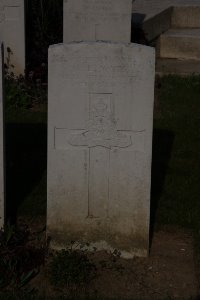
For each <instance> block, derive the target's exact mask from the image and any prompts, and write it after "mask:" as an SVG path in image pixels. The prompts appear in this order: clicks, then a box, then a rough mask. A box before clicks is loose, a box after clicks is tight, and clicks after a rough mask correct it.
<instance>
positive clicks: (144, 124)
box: [47, 42, 155, 257]
mask: <svg viewBox="0 0 200 300" xmlns="http://www.w3.org/2000/svg"><path fill="white" fill-rule="evenodd" d="M154 68H155V54H154V49H153V48H150V47H146V46H141V45H137V44H117V43H106V42H98V43H93V42H81V43H70V44H63V45H55V46H52V47H50V50H49V115H48V212H47V230H48V234H49V235H50V236H51V237H52V240H53V243H54V246H56V245H60V246H61V247H64V246H66V245H67V244H69V243H70V241H72V240H79V241H80V240H81V241H89V242H91V245H94V246H97V247H98V248H99V249H115V248H117V249H119V250H120V251H121V252H122V255H123V256H124V257H132V256H133V255H140V256H146V255H147V252H148V241H149V214H150V182H151V151H152V122H153V101H154V72H155V71H154Z"/></svg>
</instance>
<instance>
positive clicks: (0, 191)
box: [0, 43, 5, 229]
mask: <svg viewBox="0 0 200 300" xmlns="http://www.w3.org/2000/svg"><path fill="white" fill-rule="evenodd" d="M2 49H3V47H2V44H1V43H0V229H1V228H2V227H3V226H4V210H5V208H4V117H3V75H2V66H3V51H2Z"/></svg>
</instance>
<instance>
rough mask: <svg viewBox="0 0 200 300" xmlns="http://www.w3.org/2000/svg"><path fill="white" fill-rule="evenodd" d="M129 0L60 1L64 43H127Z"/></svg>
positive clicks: (129, 15) (129, 33)
mask: <svg viewBox="0 0 200 300" xmlns="http://www.w3.org/2000/svg"><path fill="white" fill-rule="evenodd" d="M131 14H132V0H101V1H99V0H76V1H75V0H64V37H63V41H64V43H67V42H71V41H97V40H99V41H100V40H103V41H113V42H127V43H129V42H130V37H131Z"/></svg>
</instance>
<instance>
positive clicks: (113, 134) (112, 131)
mask: <svg viewBox="0 0 200 300" xmlns="http://www.w3.org/2000/svg"><path fill="white" fill-rule="evenodd" d="M111 97H112V94H92V97H91V98H92V99H91V101H90V110H89V121H88V126H87V129H86V131H85V132H83V133H81V134H75V135H71V137H70V140H69V143H70V145H72V146H88V147H89V148H92V147H97V146H101V147H105V148H108V149H111V148H114V147H117V148H127V147H130V146H131V145H132V140H131V136H130V135H128V134H126V133H122V132H120V131H118V130H117V128H116V125H117V122H116V120H115V117H114V112H113V105H112V101H111Z"/></svg>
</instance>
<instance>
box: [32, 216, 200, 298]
mask: <svg viewBox="0 0 200 300" xmlns="http://www.w3.org/2000/svg"><path fill="white" fill-rule="evenodd" d="M40 224H41V222H37V223H35V224H34V225H33V227H34V230H35V229H36V230H38V231H39V230H41V229H42V226H44V224H43V225H42V224H41V225H40ZM90 258H91V260H92V261H93V262H94V263H95V265H96V266H97V276H96V277H95V279H94V280H93V281H92V282H90V284H89V286H87V287H85V288H84V289H83V290H81V292H80V294H81V295H85V296H86V297H88V296H91V297H92V298H93V299H96V298H97V299H104V298H106V299H111V298H114V299H133V300H134V299H144V300H146V299H158V300H167V299H180V300H181V299H187V300H189V299H194V300H197V299H200V290H199V282H198V276H197V273H198V265H197V262H196V259H195V253H194V249H193V240H192V237H191V235H190V233H189V232H186V231H183V230H181V229H177V228H170V229H169V228H167V229H165V230H162V231H159V232H155V233H154V235H153V239H152V243H151V250H150V255H149V257H148V258H134V259H131V260H125V259H122V258H120V257H119V258H118V257H115V256H113V255H112V254H109V253H106V252H96V253H94V254H90ZM45 272H48V271H47V270H46V268H43V269H42V270H41V273H40V274H39V275H38V276H37V277H36V278H35V279H34V280H33V282H32V284H33V286H35V287H36V288H38V289H39V290H40V291H43V292H44V290H45V291H46V292H45V294H46V295H47V296H48V297H47V298H50V296H54V297H55V296H56V295H68V290H67V289H66V290H64V289H62V290H59V289H55V288H53V287H52V286H50V284H49V282H48V280H47V278H46V277H47V276H46V275H47V274H45ZM75 294H76V295H79V291H77V290H76V291H75ZM70 295H72V291H71V290H70Z"/></svg>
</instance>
